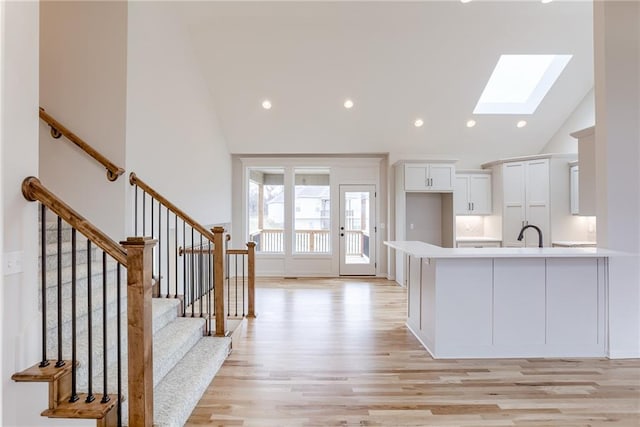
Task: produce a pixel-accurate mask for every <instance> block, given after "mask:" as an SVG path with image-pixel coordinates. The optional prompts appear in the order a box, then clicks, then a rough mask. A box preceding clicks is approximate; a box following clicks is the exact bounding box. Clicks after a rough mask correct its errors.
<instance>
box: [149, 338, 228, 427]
mask: <svg viewBox="0 0 640 427" xmlns="http://www.w3.org/2000/svg"><path fill="white" fill-rule="evenodd" d="M230 349H231V338H228V337H223V338H219V337H203V338H201V339H200V340H199V341H198V342H197V343H196V344H195V345H194V346H193V347H192V349H191V350H190V351H189V353H187V354H186V355H185V357H184V358H182V360H181V361H180V362H178V364H177V365H176V366H175V367H174V368H173V369H172V370H171V371H170V372H169V373H168V374H167V375H166V376H165V378H164V379H163V380H162V382H160V384H158V385H157V386H156V387H155V389H154V392H153V393H154V403H153V408H154V416H153V418H154V423H153V424H154V426H157V427H179V426H183V425H184V424H185V422H186V421H187V419H188V418H189V416H190V415H191V412H192V411H193V408H195V406H196V404H197V403H198V401H199V400H200V398H201V397H202V395H203V394H204V392H205V390H206V389H207V387H208V386H209V384H210V383H211V381H212V380H213V377H214V376H215V375H216V373H217V372H218V370H219V369H220V367H221V366H222V363H223V362H224V361H225V359H226V358H227V356H228V354H229V351H230Z"/></svg>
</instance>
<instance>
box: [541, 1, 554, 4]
mask: <svg viewBox="0 0 640 427" xmlns="http://www.w3.org/2000/svg"><path fill="white" fill-rule="evenodd" d="M552 1H553V0H540V2H541V3H542V4H547V3H551V2H552Z"/></svg>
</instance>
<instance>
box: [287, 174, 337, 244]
mask: <svg viewBox="0 0 640 427" xmlns="http://www.w3.org/2000/svg"><path fill="white" fill-rule="evenodd" d="M294 195H295V206H296V208H295V214H294V233H293V239H294V242H293V252H294V253H322V254H329V253H331V217H330V215H331V209H330V208H331V191H330V186H329V169H327V168H297V169H296V170H295V193H294Z"/></svg>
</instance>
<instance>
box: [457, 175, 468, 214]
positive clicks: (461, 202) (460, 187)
mask: <svg viewBox="0 0 640 427" xmlns="http://www.w3.org/2000/svg"><path fill="white" fill-rule="evenodd" d="M470 178H471V176H470V175H456V188H455V190H454V191H453V205H454V207H455V213H456V215H468V214H470V213H471V202H470V201H469V183H470Z"/></svg>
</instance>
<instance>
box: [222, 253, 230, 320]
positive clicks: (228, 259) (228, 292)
mask: <svg viewBox="0 0 640 427" xmlns="http://www.w3.org/2000/svg"><path fill="white" fill-rule="evenodd" d="M230 260H231V255H229V254H227V317H229V316H230V315H231V273H230V272H229V266H230V265H231V261H230ZM222 315H223V316H224V312H223V313H222Z"/></svg>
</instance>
